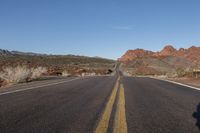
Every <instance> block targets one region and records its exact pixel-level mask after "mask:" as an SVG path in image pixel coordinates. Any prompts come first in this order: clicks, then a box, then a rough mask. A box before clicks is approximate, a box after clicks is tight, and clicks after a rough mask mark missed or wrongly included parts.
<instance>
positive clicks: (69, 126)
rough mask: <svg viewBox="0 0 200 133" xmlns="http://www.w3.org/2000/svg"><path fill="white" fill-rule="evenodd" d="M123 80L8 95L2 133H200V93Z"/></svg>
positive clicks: (0, 112) (52, 85)
mask: <svg viewBox="0 0 200 133" xmlns="http://www.w3.org/2000/svg"><path fill="white" fill-rule="evenodd" d="M117 79H118V77H117V76H99V77H86V78H80V79H62V80H50V81H48V80H47V81H42V82H33V83H31V84H27V85H26V84H25V85H18V86H14V87H11V88H9V89H8V90H7V91H9V92H14V93H8V94H3V95H1V94H2V93H6V90H5V89H4V90H3V91H2V92H0V133H92V132H95V131H97V130H96V129H97V127H99V131H100V132H101V133H103V132H102V131H107V132H112V131H116V130H118V129H120V128H122V127H120V126H121V125H122V124H123V125H124V126H127V128H124V127H123V130H121V132H123V133H126V129H127V131H128V132H129V133H199V132H200V130H199V129H198V128H199V127H200V91H198V90H194V89H191V88H187V87H183V86H180V85H176V84H173V83H168V82H165V81H160V80H156V79H151V78H144V77H143V78H142V77H122V78H121V80H120V81H121V82H119V83H121V85H123V87H121V86H120V84H119V85H118V86H117V84H116V81H117ZM57 83H58V84H57ZM48 84H49V85H48ZM27 88H31V89H28V90H26V89H27ZM114 88H115V89H114ZM16 90H22V91H19V92H18V91H17V92H15V91H16ZM114 90H115V91H114ZM121 100H122V101H121ZM120 101H121V102H120ZM116 112H117V113H116ZM106 123H107V124H108V125H106ZM102 127H103V129H102ZM104 127H106V130H104Z"/></svg>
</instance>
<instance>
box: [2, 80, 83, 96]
mask: <svg viewBox="0 0 200 133" xmlns="http://www.w3.org/2000/svg"><path fill="white" fill-rule="evenodd" d="M78 79H81V78H80V77H78V78H74V79H71V80H67V81H61V82H57V83H52V84H45V85H41V86H35V87H30V88H25V89H18V90H14V91H8V92H3V93H0V96H2V95H6V94H11V93H16V92H22V91H27V90H32V89H36V88H41V87H46V86H51V85H57V84H62V83H67V82H71V81H74V80H78Z"/></svg>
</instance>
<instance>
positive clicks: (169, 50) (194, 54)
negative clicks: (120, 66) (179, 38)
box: [119, 45, 200, 64]
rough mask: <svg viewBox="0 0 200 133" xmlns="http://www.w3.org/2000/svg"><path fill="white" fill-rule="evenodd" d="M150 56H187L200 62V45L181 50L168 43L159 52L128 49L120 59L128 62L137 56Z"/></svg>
mask: <svg viewBox="0 0 200 133" xmlns="http://www.w3.org/2000/svg"><path fill="white" fill-rule="evenodd" d="M150 56H151V57H155V58H160V57H165V56H174V57H180V58H185V59H187V60H191V61H192V62H194V63H199V64H200V47H195V46H192V47H190V48H189V49H184V48H180V49H179V50H176V49H175V48H174V47H173V46H171V45H167V46H165V47H164V48H163V50H161V51H159V52H152V51H148V50H144V49H135V50H128V51H127V52H126V53H125V54H124V55H123V56H122V57H121V58H119V61H123V62H128V61H131V60H134V59H137V58H142V57H150Z"/></svg>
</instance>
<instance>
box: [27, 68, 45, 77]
mask: <svg viewBox="0 0 200 133" xmlns="http://www.w3.org/2000/svg"><path fill="white" fill-rule="evenodd" d="M46 72H47V68H46V67H37V68H32V69H31V77H30V78H31V79H36V78H39V77H40V76H41V75H42V74H43V73H46Z"/></svg>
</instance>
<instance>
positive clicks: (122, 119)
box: [95, 77, 128, 133]
mask: <svg viewBox="0 0 200 133" xmlns="http://www.w3.org/2000/svg"><path fill="white" fill-rule="evenodd" d="M118 88H119V89H120V90H119V95H118V99H116V96H117V91H118ZM115 100H117V109H116V112H115V118H114V128H113V133H127V132H128V131H127V123H126V112H125V96H124V87H123V85H122V84H120V77H118V79H117V82H116V84H115V87H114V89H113V91H112V93H111V95H110V97H109V100H108V102H107V104H106V107H105V110H104V112H103V115H102V116H101V119H100V121H99V123H98V126H97V128H96V130H95V133H106V132H107V129H108V126H109V121H110V116H111V113H112V110H113V106H114V102H115Z"/></svg>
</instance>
